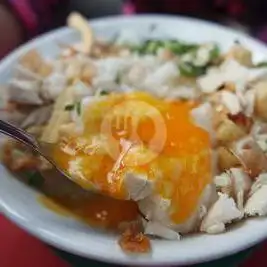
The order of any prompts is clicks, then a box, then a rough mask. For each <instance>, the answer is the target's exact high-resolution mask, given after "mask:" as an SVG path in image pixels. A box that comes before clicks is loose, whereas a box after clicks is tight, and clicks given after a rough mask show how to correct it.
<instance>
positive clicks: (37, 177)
mask: <svg viewBox="0 0 267 267" xmlns="http://www.w3.org/2000/svg"><path fill="white" fill-rule="evenodd" d="M26 177H27V182H28V184H29V185H31V186H34V187H40V186H42V185H43V183H44V177H43V176H42V175H41V173H39V172H37V171H32V172H28V173H26Z"/></svg>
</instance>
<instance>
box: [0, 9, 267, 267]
mask: <svg viewBox="0 0 267 267" xmlns="http://www.w3.org/2000/svg"><path fill="white" fill-rule="evenodd" d="M137 20H138V21H142V20H143V21H144V22H146V21H151V23H152V21H155V22H158V21H169V22H170V23H175V22H178V21H181V20H183V21H184V22H187V23H194V24H201V25H204V26H206V27H210V28H213V30H216V29H218V30H222V31H225V32H228V33H229V32H230V33H232V34H234V35H236V36H237V38H243V39H246V40H248V41H249V42H251V43H253V44H255V46H258V47H259V49H261V50H262V51H265V52H267V48H266V46H265V45H264V44H263V43H262V42H261V41H258V40H255V39H254V38H252V37H250V36H249V35H247V34H244V33H240V32H238V31H235V30H233V29H229V28H227V27H225V26H222V25H219V24H216V23H213V22H208V21H203V20H200V19H195V18H187V17H183V16H172V15H153V14H151V15H134V16H124V15H119V16H110V17H105V18H100V19H93V20H89V22H90V23H91V25H93V26H95V25H97V26H101V25H106V24H108V23H118V22H120V23H123V22H127V21H130V22H132V23H133V22H135V21H137ZM70 31H71V30H70V29H68V28H67V27H62V28H60V29H57V30H54V31H52V32H49V33H46V34H43V35H41V36H38V37H36V38H34V39H32V40H31V41H29V42H28V43H26V44H24V45H22V46H21V47H19V48H18V49H16V50H15V51H14V52H12V53H11V54H9V55H7V56H6V57H5V58H4V59H2V60H1V62H0V73H1V72H3V71H4V69H5V68H8V67H7V66H8V65H9V64H10V62H13V61H14V60H16V59H17V58H18V57H19V56H20V55H22V54H23V53H25V52H26V51H28V50H30V49H32V48H34V47H38V46H39V45H40V44H41V43H43V42H46V41H49V40H51V39H52V40H53V39H55V38H57V39H58V38H59V36H63V35H65V34H68V33H69V32H70ZM12 210H13V209H12V207H11V206H9V204H8V203H5V201H4V199H2V198H1V196H0V211H2V212H3V214H4V215H5V216H6V217H7V218H9V219H10V220H11V221H13V222H15V223H16V224H17V225H19V226H20V227H21V228H22V229H24V230H26V231H27V232H29V233H30V234H32V235H33V236H35V237H37V238H39V239H40V240H42V241H44V242H46V243H48V244H50V245H52V246H54V247H56V248H59V249H63V250H65V251H67V252H70V253H73V254H76V255H78V256H82V257H86V258H91V259H95V260H100V261H102V262H106V263H114V264H123V265H133V264H134V265H146V266H151V265H153V266H159V265H184V264H194V263H199V262H206V261H211V260H215V259H218V258H222V257H225V256H229V255H231V254H234V253H236V252H239V251H241V250H244V249H247V248H249V247H251V246H253V245H254V244H256V243H259V242H261V241H263V240H264V239H265V238H266V237H267V220H266V232H265V233H255V235H253V236H251V239H249V240H248V239H245V238H244V240H243V242H239V243H236V244H235V243H234V242H233V244H232V243H231V244H229V246H226V247H223V248H222V249H221V250H217V251H216V250H215V251H213V252H212V253H211V254H208V253H207V254H205V255H203V256H200V255H198V257H196V256H195V257H194V256H193V257H190V256H188V257H183V259H179V258H178V257H177V258H176V259H175V260H174V259H173V258H172V259H168V258H162V259H161V260H157V261H155V260H153V259H152V260H151V259H146V258H144V259H139V260H138V261H136V259H135V258H132V257H124V258H118V257H114V258H109V257H108V256H107V255H105V254H102V255H99V254H97V253H96V251H92V250H89V251H88V252H87V253H83V252H81V251H79V249H77V248H75V247H74V246H70V245H68V244H64V242H63V240H62V239H57V238H55V236H53V235H52V234H51V235H48V234H47V232H46V231H43V229H41V228H40V227H38V226H37V225H28V224H26V223H25V220H23V216H20V215H19V214H17V213H15V212H12ZM245 241H246V242H245ZM175 242H179V241H175ZM234 244H235V245H234Z"/></svg>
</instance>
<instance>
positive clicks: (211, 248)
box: [0, 16, 267, 265]
mask: <svg viewBox="0 0 267 267" xmlns="http://www.w3.org/2000/svg"><path fill="white" fill-rule="evenodd" d="M91 25H92V26H93V28H94V29H95V31H96V33H97V34H98V35H99V36H102V37H112V36H114V34H116V32H118V31H119V30H121V29H126V28H127V29H131V30H134V31H136V32H140V34H142V35H148V34H149V32H150V29H151V25H157V32H156V34H157V35H159V36H162V37H163V38H164V37H168V38H179V39H182V40H186V41H195V42H205V41H216V42H218V43H219V44H221V46H222V48H223V49H227V48H229V46H231V45H232V44H233V42H234V41H235V40H237V39H238V40H239V41H240V42H241V43H242V44H244V45H245V46H247V47H248V48H249V49H251V50H252V51H253V53H254V54H255V59H256V60H260V59H262V58H263V57H264V55H267V48H266V47H265V46H264V45H263V44H261V43H259V42H258V41H255V40H253V39H252V38H250V37H248V36H245V35H243V34H240V33H238V32H235V31H232V30H230V29H227V28H224V27H221V26H218V25H216V24H211V23H207V22H203V21H199V20H192V19H187V18H181V17H170V16H133V17H121V16H119V17H111V18H105V19H100V20H94V21H92V22H91ZM77 40H79V35H78V34H77V33H76V32H74V31H72V30H69V29H60V30H57V31H54V32H52V33H49V34H46V35H44V36H42V37H40V38H37V39H35V40H33V41H31V42H30V43H28V44H26V45H24V46H23V47H21V48H19V49H18V50H16V51H15V52H14V53H12V54H11V55H9V56H8V57H7V58H5V59H4V60H3V61H2V62H1V64H0V83H3V82H5V81H7V80H8V79H9V77H10V75H12V69H13V68H14V66H15V64H16V61H17V59H18V57H19V56H21V55H22V54H24V53H25V52H26V51H28V50H29V49H32V48H36V49H38V50H39V51H40V52H42V53H43V54H44V55H46V56H49V57H54V56H56V55H57V53H58V52H59V48H58V46H57V45H56V44H55V42H57V41H60V42H63V43H72V42H75V41H77ZM0 172H1V178H0V209H1V210H2V211H3V213H4V214H5V215H6V216H7V217H8V218H10V219H11V220H12V221H14V222H15V223H16V224H18V225H19V226H21V227H22V228H24V229H25V230H26V231H28V232H30V233H31V234H33V235H35V236H36V237H38V238H39V239H41V240H43V241H45V242H46V243H48V244H51V245H53V246H55V247H57V248H60V249H63V250H66V251H68V252H71V253H74V254H77V255H80V256H84V257H88V258H92V259H97V260H101V261H105V262H110V263H118V264H129V265H163V264H173V265H174V264H175V265H180V264H191V263H196V262H202V261H208V260H212V259H216V258H219V257H223V256H226V255H230V254H233V253H235V252H238V251H240V250H243V249H245V248H247V247H249V246H252V245H253V244H255V243H257V242H260V241H261V240H263V239H264V238H266V237H267V218H266V219H265V218H264V219H253V220H247V221H245V222H244V223H242V224H240V226H239V227H235V228H234V229H231V230H229V231H227V232H226V233H224V234H221V235H214V236H212V235H204V234H200V235H194V236H188V237H185V238H183V239H182V240H181V241H166V240H153V242H152V243H153V252H152V254H151V255H149V256H143V255H140V256H136V257H129V256H127V255H125V254H124V253H123V252H122V251H121V249H120V248H119V246H118V244H117V239H118V237H117V236H114V235H111V234H107V233H103V232H100V231H97V230H96V229H93V228H90V227H88V226H86V225H83V224H82V223H80V222H78V221H76V220H75V219H72V218H66V217H62V216H60V215H57V214H55V213H53V212H52V211H50V210H48V209H46V208H45V207H44V206H42V205H41V204H40V203H39V202H38V201H37V197H38V193H36V192H34V191H33V190H31V189H29V188H27V187H26V186H24V185H23V184H22V183H20V182H18V181H17V180H15V179H13V177H12V175H11V174H10V173H8V171H7V170H6V169H5V168H4V167H3V166H1V165H0Z"/></svg>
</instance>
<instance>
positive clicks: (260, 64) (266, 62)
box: [255, 61, 267, 68]
mask: <svg viewBox="0 0 267 267" xmlns="http://www.w3.org/2000/svg"><path fill="white" fill-rule="evenodd" d="M255 67H258V68H260V67H267V61H262V62H260V63H258V64H257V65H256V66H255Z"/></svg>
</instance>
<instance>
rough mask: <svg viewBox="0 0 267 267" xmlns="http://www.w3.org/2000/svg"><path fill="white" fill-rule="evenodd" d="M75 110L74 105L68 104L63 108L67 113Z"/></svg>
mask: <svg viewBox="0 0 267 267" xmlns="http://www.w3.org/2000/svg"><path fill="white" fill-rule="evenodd" d="M74 108H75V105H74V104H69V105H66V106H65V110H67V111H71V110H73V109H74Z"/></svg>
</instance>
